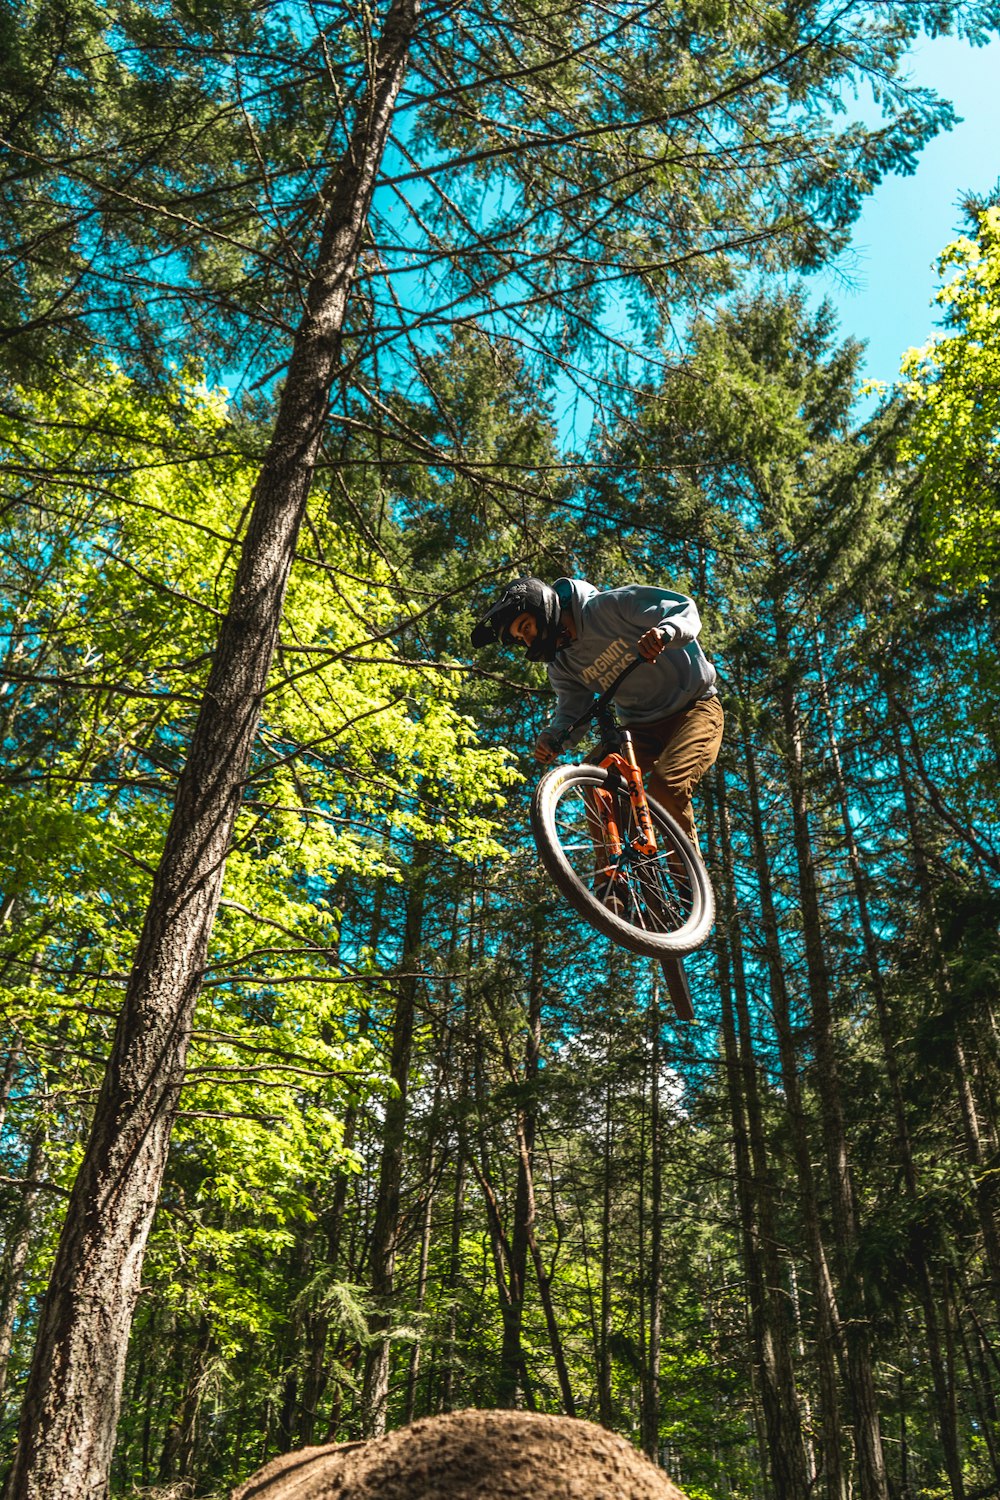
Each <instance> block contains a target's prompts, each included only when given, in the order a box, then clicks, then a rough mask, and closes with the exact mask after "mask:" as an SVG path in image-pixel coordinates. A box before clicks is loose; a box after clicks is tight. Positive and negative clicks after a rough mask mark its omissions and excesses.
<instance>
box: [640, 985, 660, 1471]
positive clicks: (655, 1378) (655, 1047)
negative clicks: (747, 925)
mask: <svg viewBox="0 0 1000 1500" xmlns="http://www.w3.org/2000/svg"><path fill="white" fill-rule="evenodd" d="M649 1030H650V1081H649V1199H650V1202H649V1315H648V1316H649V1339H648V1342H647V1346H646V1358H645V1362H644V1366H643V1372H642V1402H641V1435H642V1449H643V1452H644V1453H645V1455H646V1457H647V1458H649V1459H651V1460H652V1462H653V1463H658V1462H659V1455H660V1343H661V1325H662V1303H663V1285H662V1282H663V1152H662V1147H663V1143H662V1140H661V1138H660V1130H661V1126H660V990H659V984H658V981H657V980H656V979H654V980H653V991H652V996H651V999H650V1006H649Z"/></svg>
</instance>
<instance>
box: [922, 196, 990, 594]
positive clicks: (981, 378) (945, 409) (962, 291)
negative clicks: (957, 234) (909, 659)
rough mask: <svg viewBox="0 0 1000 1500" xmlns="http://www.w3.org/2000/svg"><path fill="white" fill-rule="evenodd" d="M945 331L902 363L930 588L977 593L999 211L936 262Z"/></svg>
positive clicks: (986, 499)
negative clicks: (931, 577) (933, 584)
mask: <svg viewBox="0 0 1000 1500" xmlns="http://www.w3.org/2000/svg"><path fill="white" fill-rule="evenodd" d="M939 270H940V273H941V275H942V277H943V278H946V279H945V280H944V284H943V285H942V287H941V289H940V291H939V292H938V294H937V301H938V305H939V306H940V307H941V308H942V311H943V317H944V321H945V323H946V325H947V328H948V332H947V333H946V334H943V335H940V336H938V337H936V338H934V339H932V340H930V341H929V342H928V343H927V344H925V345H923V347H922V348H919V349H911V350H910V351H909V353H908V354H907V355H906V357H905V359H904V361H903V371H902V373H903V377H904V384H903V394H904V396H905V397H906V399H907V401H909V402H910V403H912V415H911V420H910V424H909V427H908V430H907V433H906V436H905V438H904V440H903V442H902V445H901V453H902V456H903V458H905V459H908V460H909V461H910V462H911V463H913V464H914V466H915V468H916V470H917V475H918V481H917V482H918V489H919V494H920V498H921V502H922V505H923V509H924V518H925V524H926V526H927V530H928V534H929V537H930V542H931V555H930V566H931V568H932V570H933V574H934V577H935V581H936V582H938V583H939V584H941V585H944V586H947V587H950V588H954V589H981V588H983V587H986V586H988V585H989V584H991V583H992V582H993V581H994V580H995V578H996V575H997V564H998V559H1000V552H998V546H997V537H998V514H1000V511H998V499H997V497H998V494H1000V208H987V209H985V210H984V211H983V212H982V213H981V214H979V216H978V225H977V230H976V233H975V235H974V236H973V237H970V236H967V235H963V236H962V237H961V238H960V239H957V240H954V241H953V242H952V243H951V244H950V245H949V246H948V247H947V249H946V250H945V251H944V253H943V254H942V256H941V259H940V262H939Z"/></svg>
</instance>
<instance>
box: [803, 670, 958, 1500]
mask: <svg viewBox="0 0 1000 1500" xmlns="http://www.w3.org/2000/svg"><path fill="white" fill-rule="evenodd" d="M816 674H817V682H818V685H819V695H820V702H821V704H822V707H823V714H824V717H825V719H826V727H827V744H828V746H829V750H830V761H831V764H832V766H833V774H834V781H835V784H836V788H837V799H838V802H839V804H840V820H841V825H842V827H843V830H844V840H845V846H846V850H847V862H848V866H849V868H850V871H851V882H852V884H853V887H854V900H855V904H856V906H857V910H858V922H859V925H860V927H861V935H862V939H863V941H864V949H865V958H866V960H867V963H868V976H869V980H870V982H871V991H872V998H873V999H874V1001H875V1014H876V1018H877V1020H878V1031H879V1040H880V1042H881V1044H882V1059H883V1062H884V1064H885V1072H886V1080H887V1082H888V1084H889V1096H890V1098H891V1099H892V1112H893V1120H894V1123H895V1127H896V1149H897V1151H898V1153H899V1160H900V1165H901V1166H902V1169H903V1182H904V1184H905V1187H906V1194H907V1197H908V1198H909V1200H910V1202H911V1203H914V1204H916V1203H917V1201H918V1198H919V1192H918V1187H917V1173H916V1167H915V1165H914V1159H913V1148H912V1144H911V1140H910V1128H909V1122H908V1120H907V1117H906V1106H905V1104H904V1100H903V1086H902V1080H901V1078H900V1072H899V1061H898V1058H897V1055H896V1040H897V1039H896V1034H895V1032H894V1030H893V1023H892V1017H891V1015H890V1013H889V1001H888V997H887V995H886V990H885V984H884V983H883V979H882V969H881V964H880V963H879V954H878V946H877V944H876V942H875V932H874V929H873V926H872V920H871V913H870V911H869V908H868V892H867V889H866V886H865V879H864V871H863V869H862V866H861V855H860V852H859V850H858V844H857V840H856V838H855V837H854V826H853V824H852V822H851V812H850V806H849V799H848V792H847V780H846V777H845V775H844V769H843V764H842V762H841V757H840V744H839V740H838V736H837V730H836V725H835V723H834V718H833V709H832V706H831V703H830V694H829V691H828V689H827V682H826V672H825V669H824V665H823V652H822V648H821V647H820V645H819V643H817V648H816ZM910 1255H911V1257H912V1260H913V1266H914V1271H915V1272H916V1278H917V1285H918V1290H919V1295H920V1302H921V1306H922V1308H923V1313H924V1329H925V1332H926V1336H927V1356H928V1363H929V1365H930V1369H931V1381H932V1384H933V1386H934V1396H935V1408H936V1413H937V1424H938V1433H939V1436H940V1439H941V1447H942V1450H943V1452H944V1460H945V1468H946V1469H947V1472H948V1482H949V1484H950V1485H951V1491H952V1494H953V1496H954V1497H955V1500H963V1497H964V1494H965V1481H964V1479H963V1477H962V1460H961V1454H960V1452H959V1446H958V1412H957V1409H956V1404H955V1383H954V1381H950V1380H948V1379H947V1376H946V1372H945V1363H944V1356H943V1353H942V1343H941V1330H940V1328H939V1319H938V1298H937V1295H936V1293H935V1290H934V1286H933V1283H932V1279H931V1273H930V1267H929V1265H928V1263H927V1257H926V1256H925V1255H924V1253H923V1249H922V1247H921V1246H920V1244H919V1243H915V1244H913V1245H912V1246H911V1249H910Z"/></svg>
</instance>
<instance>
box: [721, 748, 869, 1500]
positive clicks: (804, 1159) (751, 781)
mask: <svg viewBox="0 0 1000 1500" xmlns="http://www.w3.org/2000/svg"><path fill="white" fill-rule="evenodd" d="M743 753H744V761H745V765H746V773H747V793H748V797H749V807H750V826H751V834H752V839H753V851H754V864H755V866H756V869H757V887H758V892H759V895H760V911H761V923H762V926H763V929H764V945H765V953H766V958H767V971H768V980H769V984H770V990H771V1005H772V1008H773V1014H774V1026H775V1032H776V1034H777V1041H778V1056H779V1058H780V1062H781V1081H782V1087H783V1088H784V1092H785V1104H786V1108H787V1111H788V1121H789V1130H790V1136H791V1142H792V1151H793V1155H794V1159H795V1171H796V1178H797V1181H798V1188H799V1202H800V1207H801V1212H802V1217H803V1226H804V1228H805V1232H806V1242H807V1244H808V1246H809V1259H810V1262H811V1266H812V1274H813V1286H814V1291H815V1297H816V1362H817V1372H818V1375H819V1388H820V1438H819V1449H820V1468H821V1473H820V1476H819V1479H818V1483H819V1485H820V1486H821V1487H822V1492H823V1493H824V1494H825V1495H826V1496H827V1500H845V1496H846V1494H847V1486H846V1480H845V1475H844V1465H843V1435H842V1429H841V1421H840V1389H839V1379H838V1362H839V1359H840V1357H841V1355H842V1352H843V1334H842V1329H841V1322H840V1312H839V1309H838V1307H837V1299H836V1294H835V1292H834V1288H833V1281H832V1278H831V1276H830V1268H829V1264H828V1261H827V1257H826V1247H825V1245H824V1243H823V1234H822V1229H821V1225H820V1216H819V1203H818V1201H817V1194H816V1183H815V1181H814V1179H813V1164H812V1153H811V1150H810V1143H809V1131H808V1126H807V1122H806V1115H805V1109H804V1107H803V1103H802V1091H801V1088H800V1084H799V1073H798V1057H797V1054H796V1050H795V1042H794V1039H793V1035H792V1020H791V1007H790V1003H789V997H788V988H787V985H786V983H785V973H784V969H783V967H782V961H781V946H780V941H779V937H778V918H777V912H776V911H775V906H774V897H773V894H772V891H771V881H770V869H769V864H768V856H767V841H766V839H765V836H764V823H763V818H762V815H761V809H760V791H759V784H758V774H757V762H756V758H755V756H754V753H753V747H752V746H751V744H750V740H749V738H747V736H746V735H744V738H743Z"/></svg>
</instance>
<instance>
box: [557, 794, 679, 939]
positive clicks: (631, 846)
mask: <svg viewBox="0 0 1000 1500" xmlns="http://www.w3.org/2000/svg"><path fill="white" fill-rule="evenodd" d="M595 790H596V783H595V784H594V785H591V786H568V787H566V788H564V789H563V791H562V792H561V794H560V796H559V798H558V799H557V801H556V805H555V807H554V809H553V817H554V821H555V833H556V837H557V840H558V844H559V848H560V849H561V851H562V854H563V858H564V859H565V860H566V863H567V864H568V865H569V867H570V870H571V871H572V874H573V876H574V878H575V879H576V880H577V881H578V883H579V884H580V885H581V886H583V888H584V889H585V890H586V891H587V893H588V894H589V895H590V897H591V899H592V900H593V901H594V902H595V904H596V905H598V906H600V907H602V908H603V909H604V910H605V911H608V912H609V913H610V914H611V915H613V916H615V917H617V918H618V920H619V921H621V922H624V923H625V924H626V925H627V926H629V927H632V928H634V929H635V930H636V932H639V933H643V934H645V935H646V936H649V937H653V938H656V937H662V936H668V935H671V934H674V933H677V932H679V931H681V930H682V929H683V928H684V926H685V925H686V924H687V923H688V922H689V921H690V920H691V919H692V915H693V912H694V908H695V901H696V897H695V891H694V884H693V880H692V877H691V873H690V871H689V869H688V867H687V863H686V861H685V860H684V858H683V857H682V855H681V853H680V851H679V850H678V849H677V848H676V846H675V844H674V842H673V840H672V839H671V838H670V836H669V834H668V832H667V831H666V830H665V829H664V828H663V827H662V826H661V825H660V823H659V822H658V820H655V819H654V822H655V825H656V836H657V845H658V847H657V851H656V854H655V855H653V856H644V855H642V854H640V853H639V852H638V848H637V846H638V845H639V843H640V842H641V840H640V838H639V834H638V830H637V829H636V827H635V822H634V818H633V814H632V805H631V803H630V801H629V799H628V798H627V797H626V796H623V795H621V794H618V795H616V797H615V814H616V819H617V822H618V827H619V829H620V831H621V834H622V845H623V848H622V853H621V854H620V855H619V856H617V857H614V856H612V855H611V854H610V853H609V851H608V850H607V848H606V846H605V844H604V842H603V838H602V839H601V842H600V847H599V848H598V846H597V845H596V844H595V834H596V833H597V827H596V825H595V819H594V814H593V813H592V812H591V811H590V809H589V808H588V803H587V794H588V793H590V794H591V795H592V794H593V792H594V791H595ZM608 895H610V896H611V897H612V900H611V904H609V901H608V900H607V899H605V897H606V896H608Z"/></svg>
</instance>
